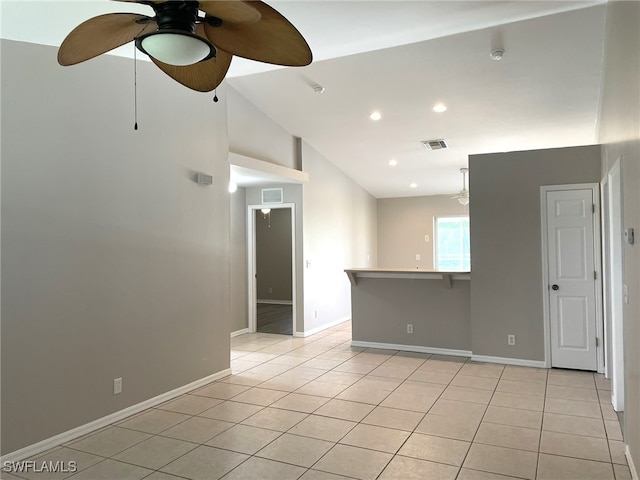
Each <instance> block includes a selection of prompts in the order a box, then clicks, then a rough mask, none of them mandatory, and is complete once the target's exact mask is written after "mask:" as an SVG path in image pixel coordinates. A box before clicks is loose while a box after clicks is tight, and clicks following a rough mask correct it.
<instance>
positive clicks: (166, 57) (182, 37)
mask: <svg viewBox="0 0 640 480" xmlns="http://www.w3.org/2000/svg"><path fill="white" fill-rule="evenodd" d="M137 44H138V47H139V48H140V50H142V51H143V52H144V53H146V54H147V55H149V56H151V57H153V58H155V59H156V60H159V61H161V62H162V63H166V64H169V65H176V66H185V65H193V64H194V63H198V62H200V61H202V60H205V59H207V58H210V57H213V56H215V47H214V46H213V45H211V44H210V43H208V42H207V41H205V40H204V39H202V38H200V37H198V36H196V35H193V34H190V33H187V32H162V31H158V32H154V33H152V34H149V35H145V36H144V37H141V38H140V39H139V40H138V42H137Z"/></svg>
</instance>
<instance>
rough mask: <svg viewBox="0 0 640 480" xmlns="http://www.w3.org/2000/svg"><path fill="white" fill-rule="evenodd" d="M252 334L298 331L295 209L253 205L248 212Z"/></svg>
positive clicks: (282, 205)
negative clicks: (296, 324)
mask: <svg viewBox="0 0 640 480" xmlns="http://www.w3.org/2000/svg"><path fill="white" fill-rule="evenodd" d="M247 226H248V228H247V235H248V241H247V247H248V260H249V261H248V262H247V265H248V279H249V283H248V284H249V299H248V300H249V305H248V307H249V308H248V311H249V331H250V332H261V333H275V334H282V335H293V332H294V331H295V317H296V315H295V312H296V298H295V292H296V289H295V278H296V277H295V205H293V204H277V205H273V204H270V205H252V206H250V207H249V212H248V225H247Z"/></svg>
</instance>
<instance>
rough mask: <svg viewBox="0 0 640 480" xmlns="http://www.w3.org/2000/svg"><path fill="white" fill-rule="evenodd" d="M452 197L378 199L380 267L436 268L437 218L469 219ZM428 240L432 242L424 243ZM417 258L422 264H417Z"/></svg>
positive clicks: (462, 207)
mask: <svg viewBox="0 0 640 480" xmlns="http://www.w3.org/2000/svg"><path fill="white" fill-rule="evenodd" d="M452 196H453V194H451V195H432V196H425V197H403V198H380V199H378V265H377V266H378V267H380V268H416V267H418V268H421V269H425V270H432V269H433V268H434V267H433V264H434V258H433V253H434V249H433V247H434V238H433V219H434V217H443V216H450V215H451V216H454V215H468V214H469V213H468V212H469V210H468V208H467V207H465V206H463V205H460V203H459V202H458V201H457V200H456V199H455V198H451V197H452ZM425 235H428V236H429V242H426V241H425ZM416 254H420V260H419V261H416Z"/></svg>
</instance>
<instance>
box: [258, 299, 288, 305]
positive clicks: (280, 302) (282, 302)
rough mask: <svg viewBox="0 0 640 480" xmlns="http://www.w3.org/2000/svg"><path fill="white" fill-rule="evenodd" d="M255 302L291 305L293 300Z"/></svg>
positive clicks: (259, 301)
mask: <svg viewBox="0 0 640 480" xmlns="http://www.w3.org/2000/svg"><path fill="white" fill-rule="evenodd" d="M256 303H266V304H269V305H293V300H260V299H258V300H256Z"/></svg>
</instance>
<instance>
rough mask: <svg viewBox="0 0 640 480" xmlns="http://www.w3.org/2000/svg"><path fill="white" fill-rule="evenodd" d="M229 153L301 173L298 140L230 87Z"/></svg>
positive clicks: (228, 97)
mask: <svg viewBox="0 0 640 480" xmlns="http://www.w3.org/2000/svg"><path fill="white" fill-rule="evenodd" d="M227 103H228V104H229V118H228V122H229V151H231V152H234V153H238V154H240V155H245V156H247V157H251V158H256V159H258V160H262V161H265V162H270V163H275V164H276V165H282V166H283V167H287V168H293V169H299V165H298V155H297V146H296V138H295V137H293V136H292V135H291V134H290V133H289V132H287V131H286V130H285V129H283V128H282V127H281V126H280V125H278V124H277V123H275V122H274V121H273V120H271V118H269V117H268V116H267V115H266V114H265V113H264V112H263V111H262V110H259V109H258V108H257V107H256V106H255V105H254V104H253V103H251V102H250V101H249V100H247V99H246V98H245V97H243V96H242V95H241V94H240V93H238V92H237V91H236V90H235V89H234V88H233V87H231V86H229V85H227Z"/></svg>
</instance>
